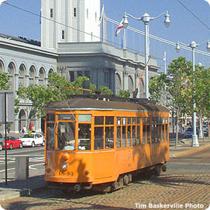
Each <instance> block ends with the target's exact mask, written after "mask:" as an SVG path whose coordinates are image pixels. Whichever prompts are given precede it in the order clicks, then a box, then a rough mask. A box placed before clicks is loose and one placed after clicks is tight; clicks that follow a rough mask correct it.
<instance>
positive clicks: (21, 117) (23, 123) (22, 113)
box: [18, 109, 26, 131]
mask: <svg viewBox="0 0 210 210" xmlns="http://www.w3.org/2000/svg"><path fill="white" fill-rule="evenodd" d="M24 127H25V128H26V112H25V111H24V110H23V109H21V110H20V112H19V115H18V130H19V131H22V129H23V128H24Z"/></svg>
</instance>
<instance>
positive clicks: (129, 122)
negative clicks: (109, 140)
mask: <svg viewBox="0 0 210 210" xmlns="http://www.w3.org/2000/svg"><path fill="white" fill-rule="evenodd" d="M131 119H132V118H130V117H128V118H127V124H128V125H130V124H131Z"/></svg>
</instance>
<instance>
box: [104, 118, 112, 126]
mask: <svg viewBox="0 0 210 210" xmlns="http://www.w3.org/2000/svg"><path fill="white" fill-rule="evenodd" d="M105 124H106V125H114V117H106V121H105Z"/></svg>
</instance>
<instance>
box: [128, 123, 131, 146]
mask: <svg viewBox="0 0 210 210" xmlns="http://www.w3.org/2000/svg"><path fill="white" fill-rule="evenodd" d="M127 146H128V147H129V146H131V126H128V127H127Z"/></svg>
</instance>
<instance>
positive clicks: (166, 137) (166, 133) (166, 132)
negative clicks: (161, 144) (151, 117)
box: [165, 124, 168, 141]
mask: <svg viewBox="0 0 210 210" xmlns="http://www.w3.org/2000/svg"><path fill="white" fill-rule="evenodd" d="M165 129H166V131H165V135H166V136H165V139H166V141H168V124H166V125H165Z"/></svg>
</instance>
